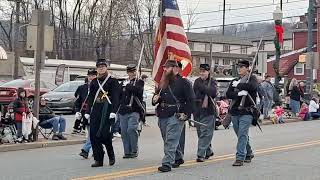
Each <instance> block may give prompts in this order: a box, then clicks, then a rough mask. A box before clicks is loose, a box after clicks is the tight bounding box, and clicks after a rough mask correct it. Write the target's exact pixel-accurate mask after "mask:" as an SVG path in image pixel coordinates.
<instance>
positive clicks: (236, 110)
mask: <svg viewBox="0 0 320 180" xmlns="http://www.w3.org/2000/svg"><path fill="white" fill-rule="evenodd" d="M238 68H239V75H240V77H239V78H237V79H234V80H233V81H231V83H230V85H229V88H228V90H227V93H226V95H227V98H228V99H232V104H231V109H230V113H231V121H232V125H233V129H234V132H235V133H236V135H237V137H238V142H237V154H236V161H235V162H234V163H233V166H243V163H244V162H246V163H250V162H251V160H252V158H253V157H254V155H253V151H252V148H251V145H250V143H249V128H250V126H251V124H252V121H253V114H252V111H251V110H250V108H251V107H252V106H253V105H254V102H255V101H256V97H257V89H258V81H257V78H256V76H251V77H249V74H250V73H249V61H246V60H241V61H239V62H238ZM248 78H249V81H248ZM242 96H246V99H245V103H244V104H243V107H240V104H241V99H242ZM249 96H251V98H250V97H249Z"/></svg>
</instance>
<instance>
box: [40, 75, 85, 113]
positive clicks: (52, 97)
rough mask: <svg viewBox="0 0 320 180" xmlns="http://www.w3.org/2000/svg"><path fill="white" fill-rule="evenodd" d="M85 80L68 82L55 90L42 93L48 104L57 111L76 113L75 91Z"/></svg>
mask: <svg viewBox="0 0 320 180" xmlns="http://www.w3.org/2000/svg"><path fill="white" fill-rule="evenodd" d="M83 84H84V82H83V81H70V82H66V83H64V84H62V85H60V86H58V87H57V88H55V89H54V90H52V91H50V92H48V93H46V94H44V95H42V97H43V98H44V99H45V101H46V102H47V106H48V107H50V109H52V110H53V111H55V112H57V113H74V102H75V100H76V97H74V93H75V92H76V90H77V88H78V87H79V86H80V85H83Z"/></svg>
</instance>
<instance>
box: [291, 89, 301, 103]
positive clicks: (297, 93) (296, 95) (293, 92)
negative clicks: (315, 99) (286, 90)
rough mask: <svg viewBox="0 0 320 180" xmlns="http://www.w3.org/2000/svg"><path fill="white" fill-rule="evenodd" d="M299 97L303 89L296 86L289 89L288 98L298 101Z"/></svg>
mask: <svg viewBox="0 0 320 180" xmlns="http://www.w3.org/2000/svg"><path fill="white" fill-rule="evenodd" d="M301 97H303V91H302V90H301V89H300V88H299V87H298V86H294V87H293V89H292V90H291V91H290V99H293V100H295V101H300V98H301Z"/></svg>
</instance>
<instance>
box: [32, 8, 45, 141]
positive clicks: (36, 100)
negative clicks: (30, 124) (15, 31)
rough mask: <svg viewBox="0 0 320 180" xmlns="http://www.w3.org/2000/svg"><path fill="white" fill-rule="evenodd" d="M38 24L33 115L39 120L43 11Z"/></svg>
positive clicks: (39, 13) (35, 138)
mask: <svg viewBox="0 0 320 180" xmlns="http://www.w3.org/2000/svg"><path fill="white" fill-rule="evenodd" d="M37 17H38V22H37V49H36V60H35V65H36V71H35V96H34V106H33V114H34V116H35V117H36V118H37V119H39V104H40V69H41V62H43V61H44V59H43V54H44V24H45V15H44V11H43V10H38V14H37ZM35 133H36V135H35V136H33V137H34V140H35V141H36V140H37V139H38V136H37V135H38V132H37V130H36V132H35Z"/></svg>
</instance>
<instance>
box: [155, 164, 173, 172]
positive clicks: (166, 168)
mask: <svg viewBox="0 0 320 180" xmlns="http://www.w3.org/2000/svg"><path fill="white" fill-rule="evenodd" d="M158 170H159V171H160V172H169V171H171V167H169V166H167V165H162V166H160V167H158Z"/></svg>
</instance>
